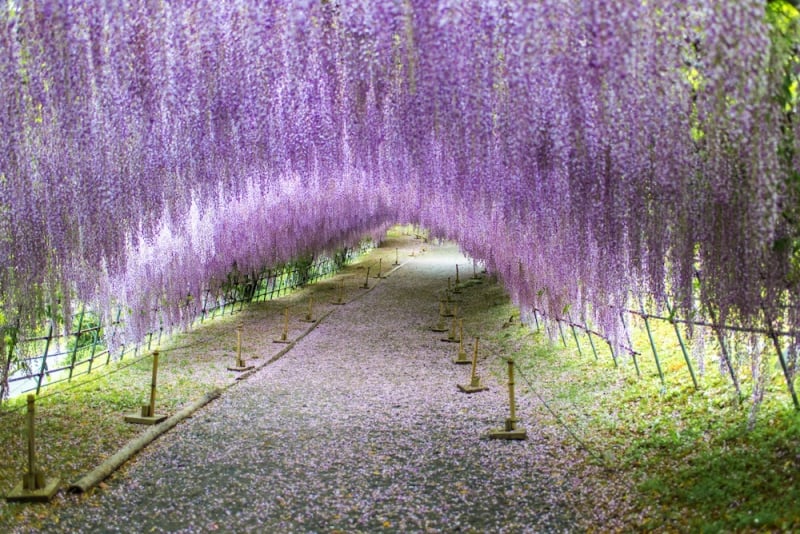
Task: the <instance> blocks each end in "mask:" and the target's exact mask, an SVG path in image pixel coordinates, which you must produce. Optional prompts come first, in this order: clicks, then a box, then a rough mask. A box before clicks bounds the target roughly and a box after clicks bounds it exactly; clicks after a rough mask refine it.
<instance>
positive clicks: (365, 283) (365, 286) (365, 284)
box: [361, 267, 369, 289]
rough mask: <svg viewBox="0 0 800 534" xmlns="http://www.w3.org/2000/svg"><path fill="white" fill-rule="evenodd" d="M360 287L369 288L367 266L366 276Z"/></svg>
mask: <svg viewBox="0 0 800 534" xmlns="http://www.w3.org/2000/svg"><path fill="white" fill-rule="evenodd" d="M361 287H363V288H364V289H369V267H367V276H366V277H365V278H364V285H363V286H361Z"/></svg>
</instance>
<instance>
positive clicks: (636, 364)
mask: <svg viewBox="0 0 800 534" xmlns="http://www.w3.org/2000/svg"><path fill="white" fill-rule="evenodd" d="M619 320H620V322H621V323H622V329H623V330H624V331H625V338H626V339H627V340H628V346H629V347H630V348H631V357H632V358H633V366H634V367H635V368H636V376H637V377H639V378H641V376H642V373H640V372H639V362H638V361H637V360H636V351H635V350H633V342H632V341H631V335H630V333H629V332H628V325H627V324H625V315H624V314H623V313H622V311H620V312H619Z"/></svg>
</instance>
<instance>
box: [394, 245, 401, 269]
mask: <svg viewBox="0 0 800 534" xmlns="http://www.w3.org/2000/svg"><path fill="white" fill-rule="evenodd" d="M394 265H400V252H399V251H398V250H397V248H395V249H394Z"/></svg>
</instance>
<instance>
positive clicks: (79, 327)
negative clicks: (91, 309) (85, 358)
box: [67, 306, 86, 382]
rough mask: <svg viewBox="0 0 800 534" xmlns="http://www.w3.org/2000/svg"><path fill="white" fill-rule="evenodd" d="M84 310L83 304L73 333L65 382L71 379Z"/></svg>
mask: <svg viewBox="0 0 800 534" xmlns="http://www.w3.org/2000/svg"><path fill="white" fill-rule="evenodd" d="M85 311H86V307H85V306H81V314H80V316H79V317H78V331H77V332H76V333H75V346H74V347H72V356H71V357H70V359H69V377H68V378H67V382H69V381H71V380H72V371H74V370H75V358H77V356H78V345H79V344H80V339H81V329H82V328H83V314H84V312H85Z"/></svg>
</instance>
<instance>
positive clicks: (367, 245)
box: [0, 241, 373, 399]
mask: <svg viewBox="0 0 800 534" xmlns="http://www.w3.org/2000/svg"><path fill="white" fill-rule="evenodd" d="M372 247H373V244H372V242H371V241H362V242H361V243H360V244H359V245H358V246H356V247H354V248H345V249H342V250H341V251H339V252H337V253H336V254H334V255H333V256H319V257H316V258H313V259H307V260H297V261H294V262H290V263H287V264H285V265H281V266H278V267H270V268H265V269H263V270H262V271H261V272H259V273H257V274H255V275H237V276H236V277H235V278H234V279H233V280H230V281H229V282H228V283H226V284H223V285H222V286H221V287H220V288H218V289H217V290H216V291H212V290H211V289H208V290H206V292H205V294H204V295H203V298H202V299H201V302H200V303H199V306H196V309H195V310H193V316H194V317H196V319H195V320H196V321H200V322H203V321H205V320H206V319H212V318H214V317H216V316H223V315H225V314H226V313H229V314H231V313H233V312H234V311H237V310H241V309H242V308H243V307H244V305H245V304H247V303H250V302H263V301H267V300H272V299H274V298H278V297H281V296H284V295H286V294H287V293H289V292H291V291H293V290H295V289H297V288H300V287H303V286H305V285H307V284H313V283H315V282H317V281H319V280H321V279H324V278H327V277H329V276H332V275H333V274H335V273H336V272H337V271H338V270H340V269H341V268H342V267H344V266H345V265H347V264H348V263H350V262H352V261H353V260H354V259H356V258H358V257H359V256H361V255H362V254H364V253H365V252H367V251H368V250H370V249H371V248H372ZM115 315H116V319H115V320H114V321H112V322H111V324H110V325H104V324H102V322H101V321H100V319H99V317H98V315H97V314H95V313H94V312H93V311H91V310H90V309H88V308H86V307H81V309H80V311H79V312H78V313H77V315H76V316H75V317H74V320H73V324H74V325H76V328H75V329H74V331H72V332H70V333H67V334H63V333H59V328H58V325H56V324H55V322H52V321H51V322H50V324H49V325H48V326H47V327H46V328H47V334H46V335H43V336H39V337H33V338H28V339H20V340H14V342H12V343H10V344H8V347H7V349H8V353H7V355H6V356H7V358H8V360H6V361H7V362H11V368H10V369H9V371H10V372H9V373H8V383H7V384H0V399H2V398H4V397H5V396H6V395H5V393H6V392H7V393H8V395H7V396H16V395H19V394H22V393H26V392H29V391H35V392H36V394H37V395H38V394H39V392H40V391H41V389H42V388H43V387H46V386H48V385H53V384H58V383H59V382H64V381H69V380H71V379H72V378H73V377H76V376H80V375H83V374H88V373H91V372H92V370H94V369H96V368H98V367H102V366H104V365H108V364H109V363H110V362H111V361H119V360H123V359H125V358H129V357H134V358H135V357H137V356H138V355H139V352H140V351H142V350H144V351H147V352H149V351H150V350H151V345H152V343H153V342H154V341H155V342H156V343H157V344H158V343H160V341H161V338H162V337H163V336H164V335H165V328H164V326H163V325H162V326H161V327H160V328H159V329H158V330H157V331H151V332H149V333H148V334H147V335H146V336H145V339H144V340H140V341H139V342H137V343H133V344H127V345H126V344H121V345H119V346H118V347H117V348H116V349H115V350H113V354H112V350H109V348H108V340H109V339H116V337H115V336H117V335H119V333H120V332H121V331H122V330H123V327H124V325H123V324H122V319H121V316H122V310H121V309H118V310H117V311H116V313H115Z"/></svg>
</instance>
